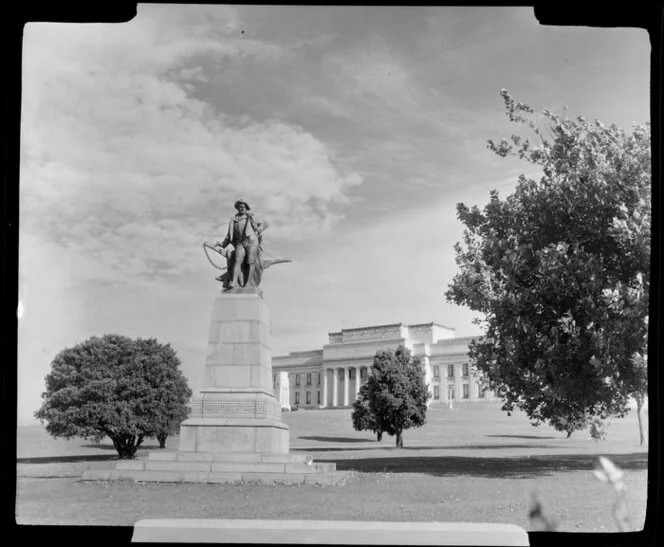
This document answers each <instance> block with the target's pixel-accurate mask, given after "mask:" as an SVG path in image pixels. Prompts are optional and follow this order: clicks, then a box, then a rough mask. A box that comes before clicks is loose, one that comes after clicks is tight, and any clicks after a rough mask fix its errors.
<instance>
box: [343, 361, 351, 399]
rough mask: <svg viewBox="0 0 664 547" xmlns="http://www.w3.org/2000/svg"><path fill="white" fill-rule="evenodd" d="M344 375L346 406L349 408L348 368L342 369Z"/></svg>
mask: <svg viewBox="0 0 664 547" xmlns="http://www.w3.org/2000/svg"><path fill="white" fill-rule="evenodd" d="M341 370H342V371H343V375H344V406H348V384H349V383H350V371H349V369H348V368H347V367H343V368H342V369H341Z"/></svg>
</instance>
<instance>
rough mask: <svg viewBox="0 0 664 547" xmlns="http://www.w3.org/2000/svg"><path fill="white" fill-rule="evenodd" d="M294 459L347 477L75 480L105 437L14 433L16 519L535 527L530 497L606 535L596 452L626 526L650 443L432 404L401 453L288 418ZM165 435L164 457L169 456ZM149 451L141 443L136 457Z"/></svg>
mask: <svg viewBox="0 0 664 547" xmlns="http://www.w3.org/2000/svg"><path fill="white" fill-rule="evenodd" d="M284 420H285V421H286V422H287V423H288V425H289V426H290V428H291V450H292V451H293V452H305V453H311V454H313V455H314V457H315V460H316V461H320V462H335V463H336V464H337V469H340V470H351V471H355V472H356V473H354V474H353V475H352V477H351V478H350V479H349V480H348V481H347V482H346V483H345V484H343V485H338V486H316V485H298V486H284V485H281V486H274V485H252V484H241V485H206V484H134V483H131V482H110V483H105V482H96V483H88V482H82V481H80V480H79V477H80V475H81V474H82V473H83V471H84V470H86V469H108V468H112V467H113V465H114V463H115V460H116V454H115V451H114V450H113V447H112V445H111V444H110V442H102V443H101V444H100V445H95V444H93V443H91V442H89V441H85V440H72V441H64V440H56V439H51V438H50V437H49V436H48V435H47V434H46V433H45V432H44V430H43V428H41V426H39V425H35V426H28V427H23V428H19V431H18V446H17V448H18V454H17V476H18V478H17V505H16V512H17V521H18V522H19V523H29V524H71V525H78V524H87V525H90V524H95V525H125V526H131V525H133V524H134V522H135V521H136V520H139V519H142V518H266V519H326V520H385V521H465V522H473V521H474V522H479V521H484V522H504V523H512V524H517V525H519V526H522V527H523V528H525V529H527V530H528V529H530V528H531V526H530V523H529V522H528V511H529V509H530V496H531V494H532V493H534V492H536V493H538V494H539V496H540V497H541V499H542V501H543V505H544V509H545V511H546V512H547V513H548V514H549V515H550V516H551V517H552V518H554V519H555V520H556V521H558V523H559V529H560V530H562V531H584V532H613V531H616V526H615V523H614V522H613V520H612V517H611V504H612V502H613V492H612V491H611V490H610V489H609V487H608V486H607V485H606V484H604V483H601V482H600V481H598V480H597V479H596V478H595V477H594V475H593V468H594V466H595V463H596V461H597V457H598V456H600V455H605V456H607V457H609V458H610V459H611V460H612V461H613V462H614V463H616V464H617V465H618V466H619V467H620V468H621V469H623V471H624V472H625V483H626V485H627V487H628V489H629V501H630V511H631V516H632V522H633V524H634V528H635V529H641V528H642V526H643V520H644V517H645V509H646V487H647V447H641V446H639V444H638V430H637V423H636V416H635V414H634V413H631V414H630V415H628V416H627V417H626V418H624V419H621V420H614V421H613V423H612V424H611V426H610V427H609V435H608V438H607V439H606V440H605V441H600V442H595V441H593V440H592V439H591V438H590V435H589V434H588V432H587V431H581V432H577V433H575V434H574V435H573V436H572V437H571V438H569V439H566V438H565V434H561V433H558V432H556V431H555V430H553V429H551V428H549V427H546V426H540V427H537V428H536V427H533V426H531V425H530V424H529V423H528V420H527V419H526V418H525V417H524V416H523V415H520V414H518V413H516V414H513V415H512V416H511V417H508V416H506V415H505V413H503V412H501V411H500V410H499V407H498V405H497V404H495V403H493V404H490V403H483V404H473V405H460V406H458V407H457V408H456V409H455V410H449V409H447V408H440V407H439V408H432V409H431V410H430V411H429V415H428V419H427V424H426V425H425V426H424V427H422V428H420V429H417V430H411V431H407V432H406V433H405V435H404V444H405V448H403V449H401V450H398V449H396V448H394V439H393V438H391V437H388V436H385V437H384V438H383V440H382V441H381V442H380V443H378V442H376V440H375V437H374V436H373V435H372V434H370V433H367V432H357V431H354V430H353V429H352V426H351V423H350V411H349V410H322V411H299V412H294V413H285V414H284ZM177 447H178V439H177V438H176V437H172V438H169V439H168V441H167V449H170V450H177ZM147 450H158V448H157V443H156V441H149V442H148V444H147V446H145V447H144V449H142V450H141V451H140V453H139V457H140V455H141V454H142V455H144V454H145V453H146V451H147Z"/></svg>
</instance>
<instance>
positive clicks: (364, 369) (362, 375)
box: [360, 367, 367, 378]
mask: <svg viewBox="0 0 664 547" xmlns="http://www.w3.org/2000/svg"><path fill="white" fill-rule="evenodd" d="M366 377H367V367H362V368H361V369H360V378H366Z"/></svg>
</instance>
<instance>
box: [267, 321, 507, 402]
mask: <svg viewBox="0 0 664 547" xmlns="http://www.w3.org/2000/svg"><path fill="white" fill-rule="evenodd" d="M328 336H329V343H328V344H325V345H324V346H323V348H322V349H316V350H311V351H295V352H292V353H290V354H288V355H283V356H278V357H273V358H272V372H273V376H274V378H273V379H274V383H275V389H277V386H278V385H279V383H280V379H282V380H283V379H284V376H286V375H287V378H288V391H289V403H290V406H291V407H302V408H330V407H348V406H350V405H352V404H353V402H354V401H355V399H356V398H357V395H358V392H359V390H360V386H361V385H362V384H364V383H365V382H366V380H367V376H368V374H369V370H370V368H371V365H372V364H373V358H374V355H375V354H376V351H377V350H379V349H388V348H391V349H396V348H397V347H398V346H400V345H402V346H405V347H407V348H408V349H409V350H410V351H411V353H412V354H413V356H415V357H419V359H420V362H421V366H422V374H423V377H424V381H425V382H426V383H427V385H428V386H429V391H430V393H431V399H430V404H441V403H444V404H449V402H450V401H452V403H466V402H468V403H470V402H476V401H486V400H493V399H494V397H493V394H492V393H491V392H490V391H489V390H488V389H487V388H486V386H484V385H482V384H481V382H480V381H479V380H478V378H476V377H475V375H474V374H473V371H472V369H471V367H470V364H469V363H468V344H469V342H470V341H471V340H472V338H473V337H462V338H456V337H455V335H454V329H452V328H450V327H446V326H444V325H440V324H438V323H421V324H416V325H404V324H402V323H396V324H392V325H378V326H374V327H365V328H356V329H343V330H341V331H339V332H331V333H329V335H328ZM281 383H282V384H284V382H283V381H281ZM284 387H285V385H284ZM284 403H285V401H284V397H283V396H282V406H285V404H284Z"/></svg>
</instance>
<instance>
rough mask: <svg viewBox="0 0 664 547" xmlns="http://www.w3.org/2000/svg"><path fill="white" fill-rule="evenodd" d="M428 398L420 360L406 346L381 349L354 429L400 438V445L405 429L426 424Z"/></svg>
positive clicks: (362, 393) (356, 412) (363, 390)
mask: <svg viewBox="0 0 664 547" xmlns="http://www.w3.org/2000/svg"><path fill="white" fill-rule="evenodd" d="M428 399H429V391H428V389H427V386H426V384H425V383H424V380H423V377H422V369H421V366H420V361H419V359H417V358H411V354H410V351H409V350H408V349H407V348H405V347H403V346H399V347H398V348H397V349H396V350H395V351H392V350H379V351H377V352H376V355H375V356H374V362H373V365H372V367H371V372H370V374H369V378H368V380H367V383H366V384H364V385H363V386H362V387H361V388H360V394H359V398H358V401H356V403H355V404H354V405H353V406H354V410H353V415H352V416H353V426H354V427H355V429H358V430H361V429H370V430H372V431H374V432H386V433H388V434H389V435H396V436H397V446H400V444H399V443H400V440H401V433H402V432H403V431H404V430H406V429H410V428H412V427H420V426H422V425H424V423H425V418H426V410H427V405H426V403H427V400H428Z"/></svg>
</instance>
